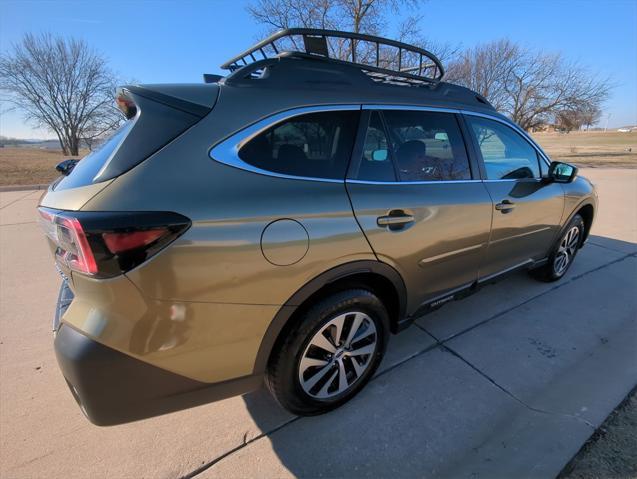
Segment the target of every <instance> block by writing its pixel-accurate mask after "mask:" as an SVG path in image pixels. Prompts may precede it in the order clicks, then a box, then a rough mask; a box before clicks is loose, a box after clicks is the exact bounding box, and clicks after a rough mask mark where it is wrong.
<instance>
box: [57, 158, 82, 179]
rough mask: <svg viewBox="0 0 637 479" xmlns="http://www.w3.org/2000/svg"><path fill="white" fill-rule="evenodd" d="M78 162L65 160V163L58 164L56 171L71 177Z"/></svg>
mask: <svg viewBox="0 0 637 479" xmlns="http://www.w3.org/2000/svg"><path fill="white" fill-rule="evenodd" d="M78 161H80V160H70V159H69V160H64V161H63V162H61V163H58V165H57V166H56V167H55V169H56V170H57V171H59V172H60V173H62V174H63V175H64V176H69V173H71V171H73V168H75V165H77V162H78Z"/></svg>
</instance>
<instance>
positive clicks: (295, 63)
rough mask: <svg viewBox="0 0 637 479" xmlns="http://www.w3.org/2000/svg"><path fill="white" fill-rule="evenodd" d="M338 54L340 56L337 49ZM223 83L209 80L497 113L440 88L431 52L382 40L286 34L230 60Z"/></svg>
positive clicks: (477, 99) (470, 95)
mask: <svg viewBox="0 0 637 479" xmlns="http://www.w3.org/2000/svg"><path fill="white" fill-rule="evenodd" d="M336 49H338V50H339V51H338V54H337V53H335V50H336ZM222 68H224V69H227V70H230V74H229V75H228V76H226V77H220V76H214V75H207V76H204V77H205V78H206V81H209V82H215V83H219V85H222V86H228V87H248V88H250V89H263V90H268V91H270V92H274V91H276V90H280V91H283V92H284V93H285V95H286V100H288V101H289V100H291V98H290V97H298V102H299V104H304V103H307V101H308V100H309V99H310V98H314V99H316V101H321V102H323V103H324V102H329V101H330V99H331V101H334V102H343V101H347V102H352V103H356V102H365V103H378V104H405V105H422V106H433V107H439V108H440V107H442V108H444V107H447V108H455V109H472V110H484V111H488V112H489V113H493V112H494V108H493V107H492V106H491V104H490V103H489V102H488V101H487V100H486V99H485V98H484V97H482V96H480V95H479V94H478V93H476V92H474V91H472V90H469V89H467V88H464V87H461V86H458V85H454V84H451V83H447V82H444V81H442V78H443V76H444V68H443V66H442V64H441V62H440V60H438V58H437V57H436V56H435V55H434V54H433V53H431V52H429V51H427V50H424V49H422V48H420V47H417V46H414V45H408V44H406V43H402V42H397V41H395V40H389V39H385V38H381V37H376V36H371V35H365V34H359V33H350V32H340V31H335V30H318V29H309V28H293V29H287V30H281V31H279V32H277V33H275V34H273V35H272V36H270V37H268V38H266V39H265V40H263V41H261V42H259V43H257V44H256V45H254V46H252V47H251V48H249V49H248V50H246V51H245V52H243V53H241V54H239V55H237V56H236V57H234V58H232V59H230V60H228V61H227V62H226V63H224V64H223V65H222Z"/></svg>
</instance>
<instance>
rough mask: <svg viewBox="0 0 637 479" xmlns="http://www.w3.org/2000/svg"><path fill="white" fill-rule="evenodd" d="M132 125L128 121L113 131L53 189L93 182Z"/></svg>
mask: <svg viewBox="0 0 637 479" xmlns="http://www.w3.org/2000/svg"><path fill="white" fill-rule="evenodd" d="M134 123H135V120H134V119H133V120H128V121H127V122H126V123H124V124H123V125H122V126H120V127H119V128H118V129H117V130H115V132H114V133H113V134H112V135H111V136H110V137H109V138H108V139H107V140H106V141H104V143H102V144H101V145H100V146H98V147H97V148H96V149H95V150H93V151H92V152H90V153H89V154H88V155H86V156H85V157H84V158H82V159H81V160H80V161H79V163H78V164H77V165H75V168H73V172H72V174H70V175H69V176H64V177H62V180H61V181H60V182H59V183H58V184H57V185H56V186H55V189H56V190H58V189H66V188H77V187H78V186H86V185H90V184H91V183H93V180H94V179H95V177H96V176H97V174H98V173H99V171H100V170H101V169H102V167H103V166H104V165H105V164H106V163H107V162H108V161H109V159H110V158H112V157H113V156H114V154H115V153H116V152H117V149H118V148H119V146H120V145H121V144H122V142H123V141H124V139H125V138H126V135H128V133H129V132H130V131H131V130H132V128H133V124H134Z"/></svg>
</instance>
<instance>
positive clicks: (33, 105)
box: [0, 34, 123, 156]
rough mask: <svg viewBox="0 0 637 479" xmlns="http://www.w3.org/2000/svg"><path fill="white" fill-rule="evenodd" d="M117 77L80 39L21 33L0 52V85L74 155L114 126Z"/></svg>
mask: <svg viewBox="0 0 637 479" xmlns="http://www.w3.org/2000/svg"><path fill="white" fill-rule="evenodd" d="M115 86H116V79H115V76H114V75H113V73H112V72H111V71H110V69H109V68H108V67H107V65H106V60H105V59H104V58H103V57H102V56H100V55H99V54H98V53H96V52H94V51H93V50H91V49H90V48H89V47H88V45H87V44H86V43H85V42H84V41H82V40H76V39H66V38H63V37H54V36H52V35H51V34H40V35H32V34H27V35H25V36H24V37H23V38H22V40H21V41H20V42H19V43H17V44H15V45H13V48H12V49H11V50H10V51H9V52H7V53H5V54H3V55H2V56H0V89H2V90H3V91H4V92H6V93H7V94H8V97H7V98H6V100H7V101H8V102H9V103H12V104H13V105H14V107H15V108H16V109H18V110H20V111H22V112H23V113H24V115H25V117H26V119H27V120H29V121H31V122H32V123H34V124H35V125H36V126H38V127H45V128H47V129H49V130H51V131H52V132H54V133H55V135H56V136H57V138H58V140H59V141H60V146H61V147H62V150H63V152H64V154H67V155H74V156H75V155H78V152H79V148H80V144H81V142H82V141H84V142H86V144H87V145H89V146H90V145H92V144H93V141H94V140H95V139H97V138H100V137H102V136H104V135H105V134H106V133H107V132H109V131H110V130H112V129H114V128H116V127H117V126H118V125H119V123H120V122H121V120H122V118H123V117H122V115H121V113H120V112H119V110H118V109H117V108H116V106H115V102H114V94H115Z"/></svg>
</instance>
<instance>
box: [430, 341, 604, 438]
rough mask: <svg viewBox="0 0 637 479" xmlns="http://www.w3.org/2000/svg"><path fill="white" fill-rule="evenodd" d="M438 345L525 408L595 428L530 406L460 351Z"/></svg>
mask: <svg viewBox="0 0 637 479" xmlns="http://www.w3.org/2000/svg"><path fill="white" fill-rule="evenodd" d="M440 346H441V347H442V349H443V350H446V351H447V352H448V353H450V354H452V355H453V356H455V357H457V358H458V359H460V360H461V361H462V362H463V363H465V364H466V365H467V366H469V367H470V368H471V369H473V370H474V371H475V372H477V373H478V374H479V375H480V376H482V377H483V378H485V379H486V380H487V381H489V382H490V383H491V384H493V385H494V386H495V387H497V388H498V389H500V390H501V391H502V392H504V393H505V394H506V395H508V396H510V397H511V398H512V399H514V400H515V401H517V402H518V403H520V404H521V405H522V406H524V407H525V408H527V409H529V410H531V411H533V412H537V413H541V414H549V415H553V416H563V417H567V418H570V419H575V420H577V421H579V422H582V423H584V424H586V425H587V426H589V427H590V428H591V429H593V431H594V430H595V429H596V427H595V426H594V425H593V424H591V423H590V422H588V421H587V420H586V419H584V418H581V417H579V416H575V415H573V414H566V413H562V412H552V411H546V410H544V409H538V408H535V407H533V406H531V405H530V404H527V403H526V402H524V401H522V399H520V398H519V397H517V396H516V395H515V394H513V393H512V392H511V391H509V390H508V389H507V388H505V387H504V386H501V385H500V384H498V382H497V381H496V380H495V379H493V378H492V377H491V376H489V375H488V374H487V373H485V372H484V371H482V370H481V369H480V368H478V367H476V366H474V365H473V364H472V363H471V362H470V361H468V360H467V359H465V358H464V357H463V356H462V355H461V354H460V353H458V352H457V351H455V350H454V349H451V348H450V347H449V346H447V345H445V344H441V345H440Z"/></svg>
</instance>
